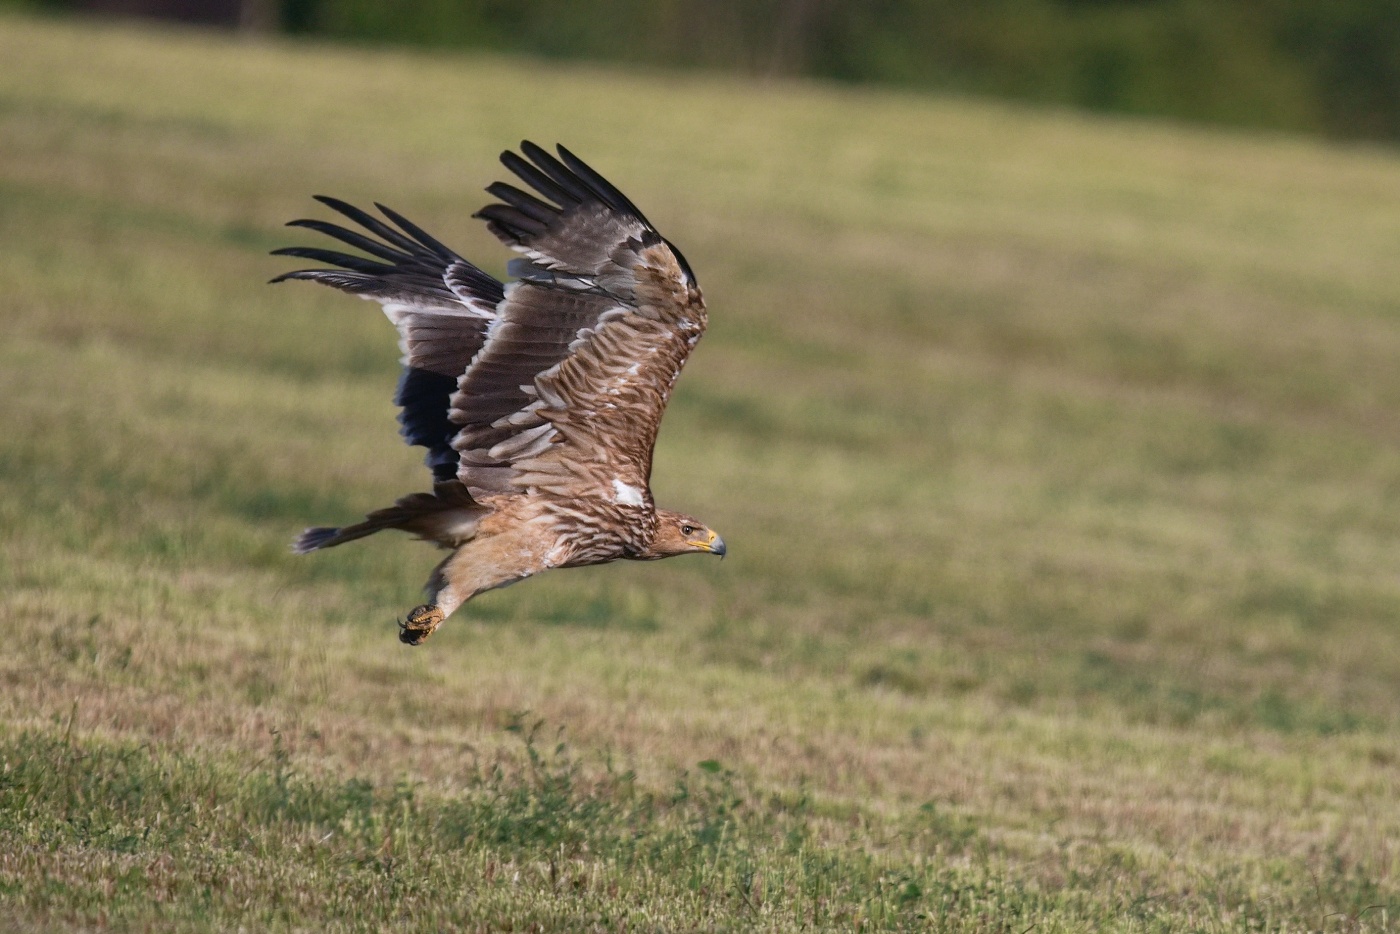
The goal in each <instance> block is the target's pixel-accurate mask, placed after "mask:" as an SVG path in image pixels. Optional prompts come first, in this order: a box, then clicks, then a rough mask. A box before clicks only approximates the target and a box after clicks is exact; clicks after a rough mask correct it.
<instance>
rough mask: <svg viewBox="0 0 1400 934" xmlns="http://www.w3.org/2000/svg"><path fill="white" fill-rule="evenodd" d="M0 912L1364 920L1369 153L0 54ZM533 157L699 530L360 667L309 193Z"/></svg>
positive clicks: (70, 42)
mask: <svg viewBox="0 0 1400 934" xmlns="http://www.w3.org/2000/svg"><path fill="white" fill-rule="evenodd" d="M0 61H3V62H4V63H5V64H4V65H3V66H0V285H3V288H0V325H3V328H4V337H3V339H0V626H3V629H2V630H0V631H3V632H4V633H5V634H7V636H8V638H6V639H5V644H4V646H3V647H0V929H2V930H10V929H13V930H28V929H32V928H39V929H48V930H60V931H64V930H88V929H96V928H99V927H110V928H115V929H135V930H204V929H209V928H218V929H224V928H227V929H233V928H238V927H243V928H245V929H248V930H264V929H268V930H315V931H353V930H364V931H371V930H383V929H385V928H392V929H394V930H423V931H431V930H441V929H445V928H460V929H465V930H495V929H511V930H559V931H579V930H589V929H592V930H600V931H613V930H623V929H626V930H638V929H642V930H690V929H699V930H724V929H730V930H770V931H794V930H821V929H860V930H885V929H896V930H898V929H909V930H935V931H999V932H1014V934H1020V932H1025V931H1035V932H1038V934H1043V932H1054V931H1124V932H1127V931H1133V932H1147V931H1154V932H1167V931H1171V932H1177V931H1239V930H1250V931H1255V930H1259V931H1357V932H1359V931H1368V932H1370V931H1390V930H1396V929H1400V155H1397V154H1396V153H1395V152H1393V151H1386V150H1378V149H1365V148H1342V147H1335V146H1328V145H1323V144H1319V143H1314V142H1308V141H1302V140H1297V139H1292V138H1286V137H1266V136H1246V135H1230V134H1223V133H1208V132H1202V131H1196V130H1191V129H1184V128H1180V127H1174V126H1170V125H1161V124H1150V123H1132V122H1119V121H1111V120H1099V119H1091V118H1085V117H1077V116H1072V115H1068V114H1060V113H1053V112H1037V111H1030V110H1019V109H1015V108H1011V107H1002V106H991V105H986V104H980V103H973V102H964V101H956V100H940V99H926V98H917V97H909V96H899V95H894V94H885V93H873V92H869V93H868V92H857V91H850V90H838V89H834V88H823V87H817V86H806V85H788V84H766V85H753V84H746V83H741V82H736V81H725V80H712V79H702V78H677V77H674V76H669V75H657V74H646V73H627V72H622V71H610V70H595V69H588V68H578V67H568V68H565V67H557V66H550V65H541V64H538V63H530V62H519V61H505V60H491V59H458V58H448V57H427V56H412V55H407V54H397V53H396V54H389V53H377V52H366V51H361V50H353V49H345V48H327V47H319V46H311V45H296V44H290V43H286V44H284V43H270V42H243V41H235V40H233V39H231V38H225V37H216V36H205V35H200V34H190V33H180V32H158V31H154V30H149V31H143V30H138V29H135V28H113V27H101V26H93V25H80V24H73V23H56V22H41V21H31V20H26V19H17V18H13V17H7V18H4V19H0ZM522 137H529V138H533V139H537V140H539V141H541V142H553V141H555V140H560V141H564V142H566V143H567V144H568V145H569V146H570V147H571V148H573V149H574V150H575V151H577V152H578V153H580V154H581V155H583V156H584V158H586V159H589V160H590V161H592V162H593V163H594V164H595V165H596V166H597V167H598V168H600V169H601V170H602V171H604V172H605V173H606V174H608V175H609V176H610V177H612V178H613V179H614V180H615V181H617V182H618V183H619V184H620V185H622V186H623V187H624V188H625V190H626V191H627V192H628V193H629V194H630V195H631V196H632V198H633V199H634V200H635V201H637V203H638V204H640V205H641V206H642V207H643V209H644V210H646V211H647V213H648V214H649V215H650V216H651V218H652V219H653V220H654V221H656V222H657V224H658V225H659V226H660V227H661V228H662V229H663V231H664V232H665V233H666V234H667V235H668V236H669V237H670V238H671V239H673V240H675V241H676V242H677V243H679V244H680V245H681V246H682V247H683V249H684V250H685V251H686V253H687V255H688V256H689V258H690V260H691V262H692V264H693V265H694V267H695V269H696V270H697V273H698V275H699V278H700V280H701V283H702V285H703V286H704V288H705V291H706V296H707V298H708V300H709V304H710V308H711V320H712V325H711V329H710V333H709V336H708V337H707V338H706V340H705V341H704V342H703V343H702V344H701V345H700V348H699V351H698V353H697V355H696V357H695V358H694V360H693V361H692V362H691V365H690V367H689V368H688V369H687V372H686V376H685V379H684V380H682V382H681V383H680V385H679V389H678V392H677V396H676V399H675V402H674V404H673V405H672V408H671V412H670V414H669V416H668V419H667V423H666V426H665V429H664V431H663V433H662V438H661V443H660V447H659V451H658V461H657V469H656V478H655V488H656V491H657V494H658V499H659V500H660V501H662V502H663V503H665V504H667V505H670V506H672V507H674V508H679V509H683V510H686V511H691V512H694V513H696V514H698V515H700V516H701V517H703V518H704V519H705V520H707V521H708V522H709V523H710V524H711V525H713V526H714V527H715V528H716V529H718V530H719V531H720V532H721V533H722V534H723V535H724V537H725V539H726V541H727V542H728V543H729V547H730V557H729V559H728V560H726V561H725V562H723V563H720V562H716V561H713V560H699V559H689V560H684V561H673V562H665V563H662V564H660V565H655V566H636V565H625V566H624V565H618V566H612V567H603V568H591V569H587V570H576V571H568V572H560V573H556V574H553V575H546V576H545V577H543V578H540V579H537V580H534V581H531V582H529V583H528V584H526V585H523V586H520V587H517V588H512V589H510V590H507V591H503V592H498V593H494V594H489V595H487V596H485V597H483V598H481V599H480V600H478V601H476V602H474V603H472V604H471V606H470V607H469V608H468V609H467V610H466V611H464V612H463V613H461V614H459V615H458V616H457V617H454V618H453V619H452V620H450V621H449V624H448V625H447V626H445V627H444V629H443V630H442V631H441V632H440V633H439V634H438V635H436V636H435V637H434V638H433V639H432V640H431V641H430V642H429V643H428V644H426V645H425V646H423V647H422V648H418V649H409V648H406V647H404V646H401V645H400V644H399V643H398V641H397V639H396V635H397V630H396V627H395V625H394V620H395V617H396V616H399V615H402V613H403V612H405V611H406V610H407V609H409V608H410V607H412V606H413V605H415V604H416V603H417V602H419V600H418V597H419V587H420V586H421V584H422V581H423V580H424V579H425V578H426V576H427V573H428V571H429V570H430V568H431V567H432V565H433V564H434V563H435V562H436V560H437V556H436V555H435V554H434V553H433V552H432V551H430V550H429V549H428V548H426V547H425V546H423V545H421V544H416V543H412V542H409V541H406V540H404V539H403V538H391V537H389V536H380V537H378V538H376V539H373V540H369V541H366V542H363V543H358V544H356V545H353V546H348V547H346V548H344V549H336V550H334V551H332V552H328V553H324V554H318V555H314V556H310V557H300V558H298V557H293V556H292V555H290V554H289V553H288V549H287V545H288V542H289V541H290V539H291V538H292V536H293V535H294V534H295V533H297V532H298V531H300V529H301V528H302V527H304V526H306V525H311V524H318V523H331V524H334V523H341V522H345V521H348V520H352V519H354V518H356V517H358V516H359V515H360V514H361V513H363V512H364V511H365V510H367V509H369V508H373V507H377V506H381V505H384V504H386V503H387V502H388V501H390V500H391V499H393V498H394V497H395V496H397V495H400V494H402V493H404V492H408V491H410V490H414V489H420V488H423V486H424V484H425V481H426V473H425V472H424V471H423V470H422V468H421V466H420V464H419V452H417V451H416V450H411V449H408V448H406V447H403V446H402V445H400V444H399V443H398V440H397V438H396V436H395V427H396V426H395V425H394V422H393V408H392V406H391V405H390V401H389V397H390V394H391V392H392V388H393V384H394V380H395V375H396V369H397V363H396V357H397V350H396V348H395V346H394V338H393V333H392V329H391V328H390V326H389V325H388V323H387V322H386V321H385V320H384V319H383V316H382V315H380V314H379V312H378V311H377V309H376V308H375V307H374V306H372V305H368V304H362V303H359V302H354V301H350V300H349V299H346V298H345V297H343V296H339V295H336V294H333V293H330V292H329V291H328V290H319V289H316V288H313V287H311V286H307V285H300V284H291V285H281V286H277V287H268V286H265V285H263V282H264V281H265V280H267V279H268V278H270V277H271V276H273V275H275V274H277V273H279V272H282V271H284V270H285V269H287V268H289V266H288V264H287V263H286V262H285V261H282V260H279V259H276V258H272V257H268V256H267V255H266V253H267V251H268V250H269V249H272V248H274V247H277V246H281V245H285V244H288V243H292V242H301V243H305V242H309V241H308V239H307V238H306V236H305V234H304V232H298V231H287V230H284V229H283V228H282V227H281V226H280V225H281V223H282V222H283V221H285V220H288V219H291V218H294V217H300V216H306V215H307V214H309V213H310V214H317V213H318V206H316V205H314V204H313V203H312V202H311V201H310V195H311V194H313V193H326V194H333V195H337V196H339V197H342V198H346V199H348V200H351V201H356V202H367V201H370V200H376V199H377V200H382V201H385V202H386V203H388V204H390V205H392V206H393V207H395V208H396V209H398V210H400V211H402V212H404V213H406V214H408V215H409V216H411V217H413V218H415V219H416V220H417V221H418V222H419V223H421V224H422V225H423V226H425V227H427V228H428V229H430V230H433V231H435V232H437V233H439V235H440V236H442V237H443V238H444V239H445V240H446V241H447V242H448V243H450V244H452V245H454V246H456V247H457V248H458V249H459V250H461V251H462V252H464V253H465V254H466V255H468V256H472V257H476V258H479V259H481V260H482V261H483V262H484V264H485V265H486V266H487V268H488V269H492V270H494V271H497V272H500V271H501V269H502V268H503V265H504V260H505V259H506V254H505V252H504V251H503V250H502V249H500V248H499V247H498V246H497V245H496V244H495V241H494V240H492V239H491V238H490V236H489V235H488V234H487V233H486V232H485V231H484V229H482V227H481V225H480V224H479V223H478V222H475V221H473V220H471V219H470V216H469V215H470V214H471V212H472V211H474V210H476V209H477V208H478V207H480V206H481V205H482V204H483V203H485V198H486V196H485V195H484V194H483V193H482V192H481V188H482V187H483V186H484V185H486V184H487V183H489V182H491V181H493V180H496V179H497V178H499V177H500V176H501V169H500V168H499V166H497V164H496V163H495V156H496V154H497V153H498V152H499V151H500V150H501V149H502V148H504V147H506V146H510V145H514V144H515V143H516V142H517V141H518V140H520V139H521V138H522Z"/></svg>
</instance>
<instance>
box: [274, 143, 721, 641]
mask: <svg viewBox="0 0 1400 934" xmlns="http://www.w3.org/2000/svg"><path fill="white" fill-rule="evenodd" d="M556 152H557V155H555V154H551V153H550V152H548V151H547V150H545V149H543V148H541V147H540V146H537V145H535V144H534V143H531V142H529V141H526V142H522V143H521V144H520V152H519V153H516V152H513V151H510V150H507V151H506V152H504V153H502V154H501V162H502V164H504V165H505V167H506V168H507V169H509V170H510V172H511V173H513V174H514V175H515V177H516V178H517V179H519V181H520V182H523V183H524V186H525V188H528V189H530V190H528V191H527V190H525V188H521V187H517V186H515V185H512V184H508V183H506V182H496V183H494V184H492V185H489V186H488V187H487V188H486V191H487V192H488V193H489V194H490V195H491V196H492V197H493V198H495V199H497V200H496V201H495V202H494V203H491V204H488V205H487V206H486V207H484V208H482V209H481V210H480V211H478V212H477V213H476V214H475V215H473V216H474V217H477V218H480V219H481V220H483V221H485V222H486V226H487V229H488V230H490V231H491V233H493V234H495V236H496V237H497V238H498V239H500V240H501V241H502V242H503V243H505V244H506V245H507V246H508V247H510V248H511V249H512V250H514V251H515V252H517V253H519V254H520V256H519V257H518V258H516V259H514V260H512V261H511V262H510V263H509V264H508V266H507V270H508V274H509V275H510V276H511V277H513V278H514V281H511V282H508V283H502V282H500V281H498V280H497V279H495V278H494V277H492V276H491V275H488V274H487V273H486V272H483V271H482V270H481V269H480V268H479V267H477V266H475V265H473V264H472V263H471V262H470V261H468V260H466V259H463V258H462V257H461V256H459V255H458V254H457V253H455V252H453V251H452V250H450V249H448V248H447V247H445V246H443V245H442V244H441V243H440V242H438V240H436V239H435V238H433V237H432V236H430V235H429V234H427V233H426V232H425V231H423V230H422V229H421V228H419V227H418V226H417V225H416V224H414V223H413V222H411V221H409V220H408V219H407V218H404V217H403V216H401V215H399V214H398V213H396V212H395V211H393V210H391V209H389V208H387V207H385V206H384V205H382V204H378V203H376V204H375V207H376V208H377V209H378V210H379V212H380V214H381V215H382V218H383V219H381V218H379V217H375V216H374V215H373V214H371V213H369V212H367V211H364V210H361V209H360V208H357V207H354V206H353V205H350V204H347V203H345V202H343V201H340V200H337V199H335V198H329V197H325V196H319V195H318V196H316V200H317V201H319V202H320V203H321V204H323V205H325V206H326V207H327V208H330V209H331V210H333V211H335V212H337V213H338V214H340V215H342V216H343V217H345V218H348V219H349V220H350V221H352V222H353V223H354V224H356V225H358V226H359V228H361V230H352V229H349V228H347V227H342V226H339V225H337V224H332V223H328V222H326V221H321V220H306V219H303V220H295V221H291V222H290V224H289V225H288V226H291V227H301V228H306V229H309V230H313V231H316V232H318V233H320V234H324V235H326V236H328V237H331V238H333V239H335V240H338V241H340V242H341V243H343V244H346V245H348V246H350V247H353V248H354V249H356V250H358V251H360V253H361V254H365V255H357V254H352V253H345V252H341V251H339V250H330V249H322V248H320V247H302V246H293V247H285V248H283V249H279V250H274V251H273V254H274V255H278V256H294V257H299V258H301V259H308V260H313V261H315V262H318V263H324V264H326V267H325V268H316V269H297V270H294V271H292V272H287V273H284V274H282V275H280V276H278V277H276V278H275V279H273V280H272V281H273V282H283V281H286V280H288V279H305V280H309V281H311V282H319V283H321V284H322V285H328V286H330V287H332V288H335V289H339V290H340V291H343V292H349V293H350V294H352V295H358V296H359V297H361V298H365V299H371V300H373V301H376V302H378V303H379V304H380V305H381V306H383V309H384V313H385V314H386V315H387V316H388V318H389V320H390V321H391V322H393V324H394V326H395V327H396V328H397V329H398V333H399V346H400V348H401V350H402V352H403V357H402V363H403V371H402V374H401V376H400V378H399V383H398V391H397V393H396V395H395V397H394V402H395V404H396V405H398V406H399V409H400V411H399V424H400V426H401V430H400V434H402V435H403V437H404V439H405V440H406V441H407V442H408V443H409V444H411V445H417V446H421V447H424V448H426V449H427V455H426V458H425V462H426V464H427V466H428V469H429V470H431V471H432V476H433V484H432V492H418V493H413V494H411V495H408V496H405V497H403V498H402V499H399V500H398V501H397V502H395V503H394V504H393V505H392V506H388V507H386V508H383V509H377V510H375V511H374V512H371V513H369V514H368V515H367V516H365V518H364V521H362V522H357V523H355V524H354V525H347V526H344V527H341V528H329V527H317V528H310V529H307V530H305V531H304V532H302V534H301V535H300V536H299V537H298V538H297V539H296V541H295V542H294V543H293V545H292V549H293V551H295V552H296V553H298V554H306V553H309V552H313V551H319V550H320V549H322V548H330V547H332V546H334V545H341V544H344V543H345V542H350V541H354V540H355V539H358V538H363V537H365V536H367V535H370V534H373V533H375V532H378V531H380V530H381V529H401V530H403V531H405V532H408V533H410V534H412V535H414V536H417V537H418V538H420V539H423V540H426V541H429V542H432V543H434V544H436V545H438V546H439V547H441V548H444V549H449V550H450V552H451V553H450V554H449V555H448V556H447V558H446V559H445V560H443V561H442V562H441V563H440V564H439V565H438V566H437V568H436V569H435V570H434V571H433V573H432V576H431V577H430V578H429V580H428V583H427V588H426V590H427V598H428V602H427V603H425V604H423V605H421V606H418V607H416V608H414V609H413V610H410V611H409V612H408V614H407V616H406V617H405V618H404V619H403V620H402V621H401V622H400V623H399V627H400V632H399V638H400V639H401V640H402V641H403V642H405V643H408V644H409V645H418V644H420V643H422V642H423V640H425V639H427V638H428V636H430V635H432V633H433V632H434V631H435V630H436V629H437V628H438V627H439V626H441V625H442V623H443V621H444V620H445V619H446V618H447V617H448V616H450V615H452V613H453V612H455V611H456V610H458V609H459V608H461V606H462V605H463V604H465V603H466V602H467V601H468V600H471V599H472V598H473V597H475V596H476V595H477V594H480V593H484V592H485V591H488V590H493V589H495V588H498V587H504V586H506V585H507V584H512V583H515V582H516V581H520V580H523V579H525V578H527V577H531V576H533V575H535V574H539V573H540V572H541V571H547V570H550V569H551V568H567V567H581V566H584V565H591V564H604V563H607V562H609V561H615V560H617V559H620V558H622V559H628V560H633V561H652V560H656V559H659V558H670V557H673V556H675V555H688V554H711V555H719V556H720V557H723V556H724V553H725V546H724V539H722V538H720V536H719V535H718V534H716V533H715V532H714V531H713V530H711V529H710V528H709V527H708V526H706V525H705V523H703V522H701V521H700V520H699V519H696V518H695V517H693V516H689V515H685V514H683V513H679V512H672V511H670V510H666V509H658V508H656V504H655V502H654V501H653V499H652V493H651V486H650V481H651V467H652V449H653V447H654V445H655V443H656V435H657V431H658V429H659V427H660V425H661V416H662V414H663V413H664V412H665V410H666V403H667V401H668V400H669V399H670V397H671V391H672V389H673V388H674V386H675V384H676V379H677V378H678V377H679V376H680V373H681V368H682V367H683V366H685V362H686V360H687V359H688V358H689V357H690V353H691V351H692V350H693V349H694V348H695V345H696V343H697V342H698V341H699V340H700V336H701V335H702V334H704V332H705V325H706V322H707V320H708V317H707V314H706V310H705V302H704V299H703V298H702V296H701V294H700V287H699V285H698V284H697V283H696V280H695V274H694V273H693V272H692V271H691V269H690V265H689V264H688V263H687V262H686V260H685V257H684V256H683V255H682V254H681V252H680V250H678V249H677V248H676V247H675V246H673V245H672V244H671V243H670V241H668V240H666V238H664V237H663V236H661V234H660V233H658V232H657V230H656V228H655V227H653V226H652V224H651V222H650V221H648V220H647V219H646V217H645V215H643V214H642V212H641V211H640V210H638V209H637V207H636V205H634V204H633V203H632V202H631V201H630V200H628V198H627V196H626V195H624V194H623V193H622V192H621V191H619V190H618V189H617V188H616V187H615V186H614V185H613V184H611V183H610V182H608V181H607V180H606V179H605V178H603V176H602V175H600V174H598V172H596V171H594V170H593V169H592V168H590V167H589V166H588V165H587V164H586V163H584V162H583V161H582V160H581V159H579V158H578V157H577V156H575V155H574V154H573V153H571V152H570V151H569V150H568V149H566V148H564V147H563V146H557V147H556ZM362 231H363V232H362Z"/></svg>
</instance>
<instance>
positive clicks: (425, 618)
mask: <svg viewBox="0 0 1400 934" xmlns="http://www.w3.org/2000/svg"><path fill="white" fill-rule="evenodd" d="M446 618H447V614H446V613H444V612H443V611H442V607H438V606H433V605H432V604H424V605H423V606H420V607H416V608H414V609H412V610H409V612H408V616H407V617H405V618H404V619H403V621H402V622H400V623H399V641H400V642H402V643H404V644H406V645H422V644H423V640H425V639H427V638H428V637H429V636H431V635H432V634H433V633H434V632H435V631H436V630H437V628H438V627H439V626H441V625H442V621H443V620H444V619H446Z"/></svg>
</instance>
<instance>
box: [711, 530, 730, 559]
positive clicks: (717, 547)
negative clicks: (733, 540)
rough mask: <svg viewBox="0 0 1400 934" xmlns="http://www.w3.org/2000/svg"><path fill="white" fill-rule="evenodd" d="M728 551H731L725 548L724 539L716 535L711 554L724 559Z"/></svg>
mask: <svg viewBox="0 0 1400 934" xmlns="http://www.w3.org/2000/svg"><path fill="white" fill-rule="evenodd" d="M728 550H729V549H727V548H725V547H724V539H722V538H720V537H719V536H718V535H716V536H715V540H714V541H713V542H711V543H710V554H714V555H719V556H720V557H721V558H723V557H724V555H725V552H727V551H728Z"/></svg>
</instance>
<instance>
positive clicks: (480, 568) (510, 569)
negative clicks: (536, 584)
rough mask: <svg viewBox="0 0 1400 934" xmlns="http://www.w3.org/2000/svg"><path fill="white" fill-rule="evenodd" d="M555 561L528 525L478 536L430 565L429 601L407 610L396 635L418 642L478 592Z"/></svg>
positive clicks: (544, 567) (548, 566)
mask: <svg viewBox="0 0 1400 934" xmlns="http://www.w3.org/2000/svg"><path fill="white" fill-rule="evenodd" d="M555 566H556V563H555V562H553V561H550V560H549V558H548V557H547V555H546V554H545V553H543V549H542V548H541V546H540V544H539V542H538V539H537V537H536V536H534V535H532V534H531V533H530V531H529V530H528V529H525V528H516V529H511V530H509V531H506V532H502V533H500V534H496V535H489V536H482V537H478V538H476V539H475V540H473V541H471V542H468V543H467V544H465V545H463V546H462V547H461V548H458V549H457V550H456V551H454V552H453V553H452V554H451V555H449V556H448V558H447V560H445V561H443V562H442V563H441V564H439V565H438V566H437V568H436V569H435V570H434V571H433V576H432V577H431V578H429V579H428V586H427V591H428V595H429V600H430V601H431V602H429V603H425V604H423V605H422V606H419V607H415V608H414V609H412V610H410V611H409V613H408V616H407V617H406V618H405V619H404V620H403V622H401V623H399V641H401V642H405V643H407V644H408V645H420V644H421V643H422V642H423V640H424V639H427V638H428V637H429V636H431V635H432V634H433V633H434V632H435V631H436V630H437V628H438V627H439V626H441V625H442V623H443V621H444V620H446V619H447V617H449V616H451V615H452V614H453V612H455V611H456V610H457V609H458V608H459V607H460V606H462V604H464V603H466V602H467V601H468V600H470V599H471V598H472V597H475V596H476V595H477V594H481V593H485V592H486V591H488V590H495V589H497V588H498V587H505V586H507V585H508V584H513V583H515V582H516V581H519V580H524V579H525V578H527V577H530V576H531V575H533V574H538V573H539V572H540V571H544V570H548V569H549V568H551V567H555Z"/></svg>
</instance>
